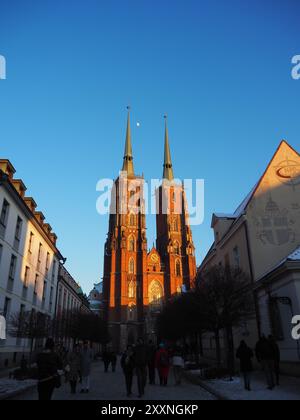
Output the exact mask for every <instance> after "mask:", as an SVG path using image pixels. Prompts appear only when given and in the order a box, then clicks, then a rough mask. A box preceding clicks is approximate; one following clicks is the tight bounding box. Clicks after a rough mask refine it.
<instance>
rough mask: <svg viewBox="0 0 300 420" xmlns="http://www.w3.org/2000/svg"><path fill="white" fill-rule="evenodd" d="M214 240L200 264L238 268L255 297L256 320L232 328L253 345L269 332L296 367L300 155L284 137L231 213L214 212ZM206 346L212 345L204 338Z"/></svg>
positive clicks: (210, 348)
mask: <svg viewBox="0 0 300 420" xmlns="http://www.w3.org/2000/svg"><path fill="white" fill-rule="evenodd" d="M212 228H213V229H214V234H215V242H214V244H213V245H212V247H211V249H210V251H209V253H208V254H207V256H206V257H205V259H204V261H203V263H202V265H201V270H205V269H207V268H209V267H210V266H213V265H219V264H223V265H231V266H238V267H240V268H242V269H243V270H244V271H245V272H246V273H247V274H248V275H249V276H250V278H251V280H252V282H253V287H254V290H255V295H256V297H257V319H256V322H255V323H252V322H250V323H248V324H245V325H243V326H241V328H240V329H237V330H236V332H235V345H237V344H238V343H239V340H240V339H242V338H244V339H245V338H246V339H247V341H248V343H249V344H250V345H252V347H254V345H255V342H256V340H257V338H258V335H259V334H265V335H269V334H273V335H274V336H275V337H276V340H277V341H278V344H279V347H280V350H281V356H282V360H283V366H284V367H286V368H288V367H289V366H290V365H291V364H293V371H294V372H295V364H297V367H299V373H300V350H299V343H298V342H296V341H294V340H293V339H292V337H291V330H292V325H291V320H292V315H293V314H300V252H299V248H300V156H299V153H297V152H296V151H295V150H294V149H293V148H292V147H291V146H290V145H289V144H287V143H286V142H285V141H283V142H282V143H281V144H280V146H279V148H278V149H277V151H276V153H275V155H274V157H273V158H272V160H271V162H270V163H269V165H268V167H267V168H266V171H265V172H264V174H263V175H262V177H261V178H260V180H259V181H258V183H257V184H256V185H255V187H254V188H253V189H252V191H251V192H250V194H249V195H248V196H247V197H246V199H245V200H244V201H243V203H242V204H241V205H240V206H239V208H238V209H237V210H236V211H235V212H234V213H233V214H214V215H213V218H212ZM206 351H207V353H208V352H212V351H214V343H213V340H211V339H210V337H208V340H206Z"/></svg>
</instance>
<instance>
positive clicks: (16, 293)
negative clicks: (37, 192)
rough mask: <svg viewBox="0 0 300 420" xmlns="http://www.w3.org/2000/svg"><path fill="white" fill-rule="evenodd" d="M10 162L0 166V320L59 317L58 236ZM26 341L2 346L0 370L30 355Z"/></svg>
mask: <svg viewBox="0 0 300 420" xmlns="http://www.w3.org/2000/svg"><path fill="white" fill-rule="evenodd" d="M14 173H15V170H14V168H13V166H12V164H11V163H10V162H9V161H8V160H0V314H2V315H3V316H4V317H5V318H6V320H7V331H8V333H9V319H10V318H11V316H12V315H14V314H17V313H20V312H23V311H26V312H27V311H32V310H34V311H36V312H41V313H44V314H47V315H49V316H51V317H52V316H54V314H55V304H56V293H57V282H58V272H59V263H60V261H61V260H62V259H63V257H62V255H61V254H60V252H59V250H58V249H57V247H56V240H57V237H56V235H55V234H54V233H53V232H52V229H51V226H50V225H49V224H47V223H44V220H45V217H44V215H43V214H42V213H41V212H38V211H36V203H35V201H34V200H33V199H32V198H29V197H25V192H26V187H25V185H24V184H23V182H22V181H21V180H15V179H14ZM29 347H30V345H29V342H28V340H26V339H20V338H15V337H11V336H10V335H9V334H8V336H7V339H6V340H0V369H3V368H5V367H10V366H12V365H15V364H17V363H18V361H19V359H20V358H21V356H22V354H24V353H27V352H29Z"/></svg>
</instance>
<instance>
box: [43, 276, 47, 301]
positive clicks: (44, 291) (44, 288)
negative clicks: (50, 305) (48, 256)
mask: <svg viewBox="0 0 300 420" xmlns="http://www.w3.org/2000/svg"><path fill="white" fill-rule="evenodd" d="M46 295H47V282H46V280H45V281H44V287H43V301H44V302H45V300H46Z"/></svg>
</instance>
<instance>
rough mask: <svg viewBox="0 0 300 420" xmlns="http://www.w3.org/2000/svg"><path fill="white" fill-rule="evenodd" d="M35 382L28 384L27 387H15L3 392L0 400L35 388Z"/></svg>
mask: <svg viewBox="0 0 300 420" xmlns="http://www.w3.org/2000/svg"><path fill="white" fill-rule="evenodd" d="M36 386H37V385H36V384H32V385H28V386H27V387H24V388H20V389H16V390H15V391H12V392H8V393H5V394H2V395H0V401H4V400H9V399H10V398H14V397H17V396H18V395H21V394H24V393H25V392H27V391H30V390H31V389H34V388H36Z"/></svg>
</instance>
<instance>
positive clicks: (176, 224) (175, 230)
mask: <svg viewBox="0 0 300 420" xmlns="http://www.w3.org/2000/svg"><path fill="white" fill-rule="evenodd" d="M173 229H174V232H178V220H177V219H175V220H174V223H173Z"/></svg>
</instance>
